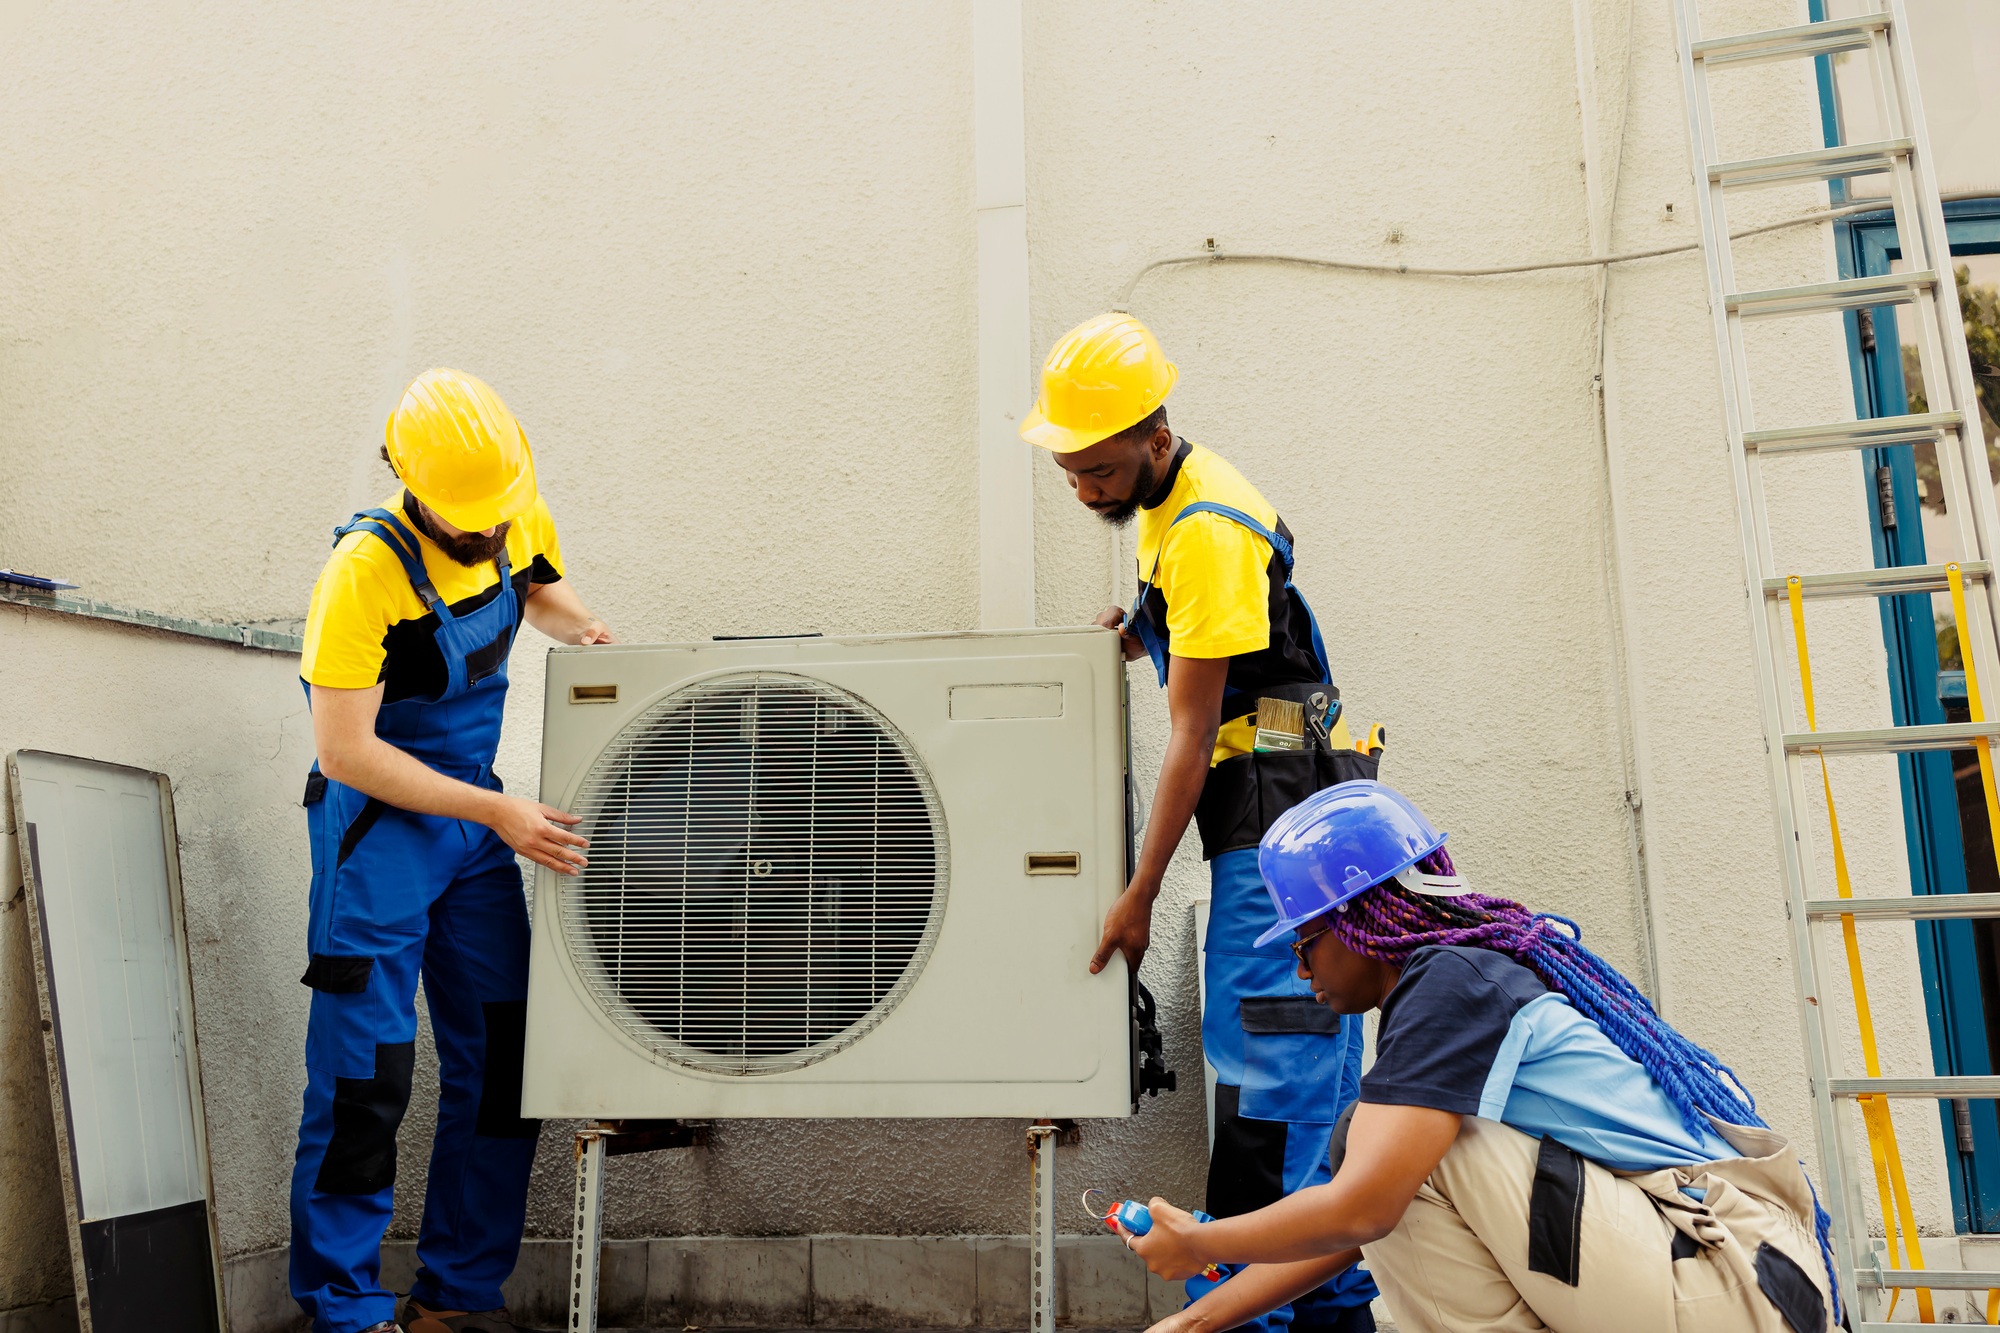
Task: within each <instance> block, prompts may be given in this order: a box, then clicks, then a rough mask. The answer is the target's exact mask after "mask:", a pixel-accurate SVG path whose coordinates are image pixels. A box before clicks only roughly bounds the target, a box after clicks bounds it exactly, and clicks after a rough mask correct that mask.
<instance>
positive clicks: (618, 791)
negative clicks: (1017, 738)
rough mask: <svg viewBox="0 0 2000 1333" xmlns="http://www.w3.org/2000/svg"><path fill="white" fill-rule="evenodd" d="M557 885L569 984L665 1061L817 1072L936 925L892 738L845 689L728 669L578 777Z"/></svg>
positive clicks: (921, 819) (925, 818) (635, 727)
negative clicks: (580, 842) (569, 867)
mask: <svg viewBox="0 0 2000 1333" xmlns="http://www.w3.org/2000/svg"><path fill="white" fill-rule="evenodd" d="M572 809H573V811H574V812H575V813H576V814H579V815H581V816H582V817H583V822H582V824H580V825H578V831H579V832H581V833H583V834H584V836H586V837H588V838H589V839H590V851H589V858H590V864H589V866H588V867H586V868H585V870H584V872H583V873H582V874H581V875H579V876H577V877H575V878H574V879H568V878H566V879H565V880H564V881H563V886H562V894H563V896H562V906H561V912H560V916H561V920H562V928H563V934H564V938H565V940H566V942H567V944H568V947H569V952H570V957H571V958H572V960H574V962H575V964H576V967H577V970H578V972H579V973H580V974H581V975H582V977H583V981H584V984H585V986H587V987H588V988H589V990H590V992H591V995H592V996H593V998H595V999H596V1000H597V1002H598V1004H599V1005H600V1006H602V1008H603V1010H604V1012H605V1013H606V1014H607V1015H609V1016H610V1017H611V1019H612V1020H613V1021H614V1022H615V1023H617V1024H618V1026H619V1027H620V1028H622V1029H623V1030H624V1032H625V1033H626V1034H627V1035H628V1036H630V1037H632V1038H633V1039H634V1040H636V1041H638V1042H639V1043H640V1044H642V1045H644V1046H645V1047H647V1048H648V1049H649V1050H651V1051H653V1052H654V1053H656V1054H658V1055H660V1056H662V1057H664V1058H666V1059H669V1060H672V1061H674V1062H676V1063H679V1064H684V1065H690V1066H692V1067H694V1068H697V1069H703V1070H708V1071H710V1072H712V1073H723V1074H769V1073H775V1072H778V1071H780V1070H786V1069H798V1068H801V1067H802V1066H805V1065H809V1064H812V1063H813V1062H814V1061H816V1060H823V1059H825V1058H826V1057H827V1056H829V1055H832V1054H833V1053H834V1052H836V1051H838V1050H840V1049H841V1048H843V1047H845V1046H847V1045H849V1044H850V1043H852V1042H854V1041H855V1040H857V1039H858V1038H860V1037H861V1036H862V1035H863V1034H864V1033H866V1032H867V1031H868V1030H869V1029H870V1028H872V1027H874V1026H875V1025H876V1024H877V1023H879V1022H881V1021H882V1019H883V1017H884V1016H885V1015H887V1014H888V1012H889V1011H890V1010H891V1009H893V1008H894V1007H895V1006H896V1002H897V1001H898V1000H900V999H901V998H902V997H903V994H904V992H905V991H907V990H908V989H909V987H910V985H911V983H913V982H914V981H915V980H916V978H917V974H918V973H919V972H921V971H922V970H923V965H924V961H925V959H927V958H928V957H929V955H930V950H931V944H932V942H933V940H934V939H935V937H936V934H937V927H938V923H939V922H940V921H941V920H942V919H943V917H944V901H945V880H946V847H945V832H944V820H943V816H942V813H941V811H940V809H939V806H938V801H937V794H936V792H935V791H934V790H933V788H932V786H931V781H930V776H929V774H927V773H926V772H925V771H924V768H923V765H922V763H921V761H920V760H919V759H918V758H917V755H916V753H915V752H914V751H913V750H912V749H911V748H910V746H909V744H908V743H907V742H906V741H905V740H904V739H903V737H902V735H901V734H900V733H899V732H897V731H896V729H895V728H894V727H893V726H892V725H891V724H890V723H889V721H888V720H887V719H886V718H884V717H883V716H882V715H881V714H880V713H878V712H876V711H875V710H874V709H873V708H870V707H869V706H868V705H867V704H866V703H864V702H862V701H861V700H860V699H858V698H856V697H855V696H853V695H851V694H849V693H847V692H846V691H845V690H839V689H835V688H834V687H832V686H830V685H827V684H825V683H823V682H821V681H816V680H811V679H808V678H806V677H802V676H791V675H781V674H777V673H773V672H741V673H735V674H731V675H727V676H719V677H716V678H714V679H711V680H706V681H702V682H701V683H699V684H696V685H693V686H690V687H688V688H687V689H684V690H679V691H676V692H675V693H673V694H670V695H668V696H667V697H666V698H664V699H662V700H661V701H660V702H659V703H657V704H655V705H653V707H651V708H649V709H647V710H646V712H644V713H643V714H641V715H640V716H639V717H638V718H636V719H634V720H633V721H632V722H631V723H630V724H629V725H627V726H626V727H625V729H624V730H623V731H621V732H619V734H618V736H617V737H616V738H615V739H614V740H613V741H612V743H611V744H610V745H609V746H607V747H606V748H605V750H604V753H603V754H601V755H599V756H598V758H597V761H596V762H595V763H594V764H593V765H592V766H591V769H590V772H589V775H588V776H587V777H586V778H585V780H584V784H583V789H582V791H581V793H580V794H579V795H578V798H577V800H576V803H575V805H574V806H573V807H572Z"/></svg>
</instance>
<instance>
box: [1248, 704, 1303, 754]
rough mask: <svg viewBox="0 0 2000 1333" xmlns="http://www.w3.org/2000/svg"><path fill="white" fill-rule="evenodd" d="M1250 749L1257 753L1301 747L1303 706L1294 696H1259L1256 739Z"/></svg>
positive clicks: (1299, 748) (1300, 748)
mask: <svg viewBox="0 0 2000 1333" xmlns="http://www.w3.org/2000/svg"><path fill="white" fill-rule="evenodd" d="M1252 748H1253V749H1255V750H1256V751H1257V752H1258V753H1260V754H1262V753H1266V752H1273V751H1286V750H1303V749H1305V748H1306V709H1305V705H1304V704H1302V703H1300V702H1298V701H1297V700H1296V699H1259V700H1258V701H1257V739H1256V741H1255V743H1254V744H1253V746H1252Z"/></svg>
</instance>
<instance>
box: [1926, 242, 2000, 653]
mask: <svg viewBox="0 0 2000 1333" xmlns="http://www.w3.org/2000/svg"><path fill="white" fill-rule="evenodd" d="M1956 276H1957V278H1958V308H1959V311H1960V313H1961V314H1962V315H1963V316H1964V318H1965V345H1966V350H1967V351H1969V352H1970V353H1971V354H1972V379H1973V382H1974V384H1976V385H1977V386H1978V393H1979V416H1980V421H1981V424H1982V425H1983V426H1984V427H1985V430H1986V464H1987V468H1988V469H1989V471H1990V472H1991V474H1992V478H1993V480H1994V481H1996V482H2000V425H1996V424H1995V423H1996V418H2000V288H1994V287H1975V286H1973V285H1972V273H1971V270H1969V269H1968V268H1966V267H1965V265H1963V264H1960V265H1959V266H1958V270H1957V275H1956ZM1903 386H1904V388H1905V389H1906V390H1907V391H1908V393H1909V399H1910V405H1909V410H1910V411H1911V412H1928V411H1930V410H1931V409H1930V400H1929V398H1928V396H1927V395H1926V394H1925V392H1924V370H1923V367H1922V366H1921V365H1920V364H1918V360H1917V349H1916V347H1915V346H1913V345H1912V344H1910V343H1904V344H1903ZM1917 478H1918V480H1920V481H1921V482H1923V484H1924V490H1925V492H1926V497H1925V503H1927V504H1930V505H1933V506H1940V507H1941V506H1942V505H1943V504H1944V491H1943V490H1942V489H1941V488H1940V486H1939V484H1938V471H1937V460H1936V459H1935V457H1933V456H1932V453H1931V449H1930V447H1929V446H1928V445H1924V446H1919V448H1918V450H1917ZM1953 651H1954V652H1956V651H1957V649H1956V647H1955V646H1954V648H1953Z"/></svg>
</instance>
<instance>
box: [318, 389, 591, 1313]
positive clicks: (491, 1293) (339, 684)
mask: <svg viewBox="0 0 2000 1333" xmlns="http://www.w3.org/2000/svg"><path fill="white" fill-rule="evenodd" d="M386 434H387V443H386V444H385V446H384V448H383V457H384V458H385V459H386V460H387V461H388V463H389V465H390V467H391V468H393V469H394V470H395V473H396V477H397V479H398V480H399V481H400V482H401V483H402V489H401V490H400V491H399V492H398V493H397V494H396V495H394V496H391V497H390V498H389V499H387V500H385V501H384V502H383V504H382V507H380V508H378V509H370V510H368V511H366V512H365V513H361V514H356V515H355V516H354V519H353V521H352V522H350V523H348V524H346V525H345V526H344V527H341V528H339V529H338V530H336V532H335V533H334V548H333V554H332V555H331V556H330V557H329V558H328V560H327V562H326V567H325V568H324V569H323V570H322V571H321V573H320V577H319V582H318V583H317V584H315V585H314V587H313V595H312V608H311V611H310V613H309V615H308V617H307V620H306V633H305V650H304V654H303V658H302V662H301V667H300V673H299V674H300V676H301V678H302V679H303V681H304V682H305V685H306V691H307V695H308V697H309V698H310V700H311V703H312V719H313V740H314V744H315V748H316V750H317V753H318V760H317V762H316V763H315V764H314V765H313V770H312V773H311V774H310V775H309V776H308V778H307V781H306V795H305V806H306V819H307V828H308V831H309V835H310V839H311V843H312V869H313V877H312V893H311V913H310V916H311V924H310V930H309V940H308V946H307V947H308V952H309V954H310V959H311V961H310V962H309V964H308V965H307V967H306V973H305V976H304V977H303V978H301V980H303V981H304V983H305V984H306V985H307V986H310V987H311V988H312V992H313V995H312V1011H311V1017H310V1019H309V1020H308V1023H307V1028H306V1092H305V1111H304V1115H303V1117H302V1119H301V1121H300V1125H299V1147H298V1157H297V1161H296V1164H295V1166H294V1169H293V1173H292V1247H291V1285H292V1295H293V1297H294V1298H295V1299H296V1300H297V1301H298V1303H299V1306H300V1308H302V1309H303V1310H304V1311H305V1312H306V1314H307V1315H308V1316H309V1317H310V1318H311V1319H312V1321H313V1328H314V1329H315V1331H316V1333H392V1331H393V1330H396V1329H398V1328H401V1329H405V1330H409V1333H511V1331H512V1330H513V1329H514V1325H513V1324H512V1323H511V1322H510V1321H509V1320H508V1318H507V1314H506V1311H505V1309H504V1308H502V1298H501V1294H500V1284H501V1283H502V1282H503V1281H505V1279H506V1277H507V1275H508V1274H509V1273H510V1272H512V1271H513V1268H514V1261H515V1258H516V1257H517V1255H518V1254H519V1251H520V1243H521V1228H522V1223H523V1221H524V1219H525V1215H526V1211H527V1197H528V1169H529V1167H530V1165H531V1164H532V1163H533V1161H534V1155H535V1138H536V1135H537V1133H538V1132H539V1130H540V1124H539V1122H536V1121H532V1120H523V1119H522V1118H521V1048H522V1039H523V1032H524V1026H525V1020H526V1013H527V993H528V916H527V909H526V902H525V899H524V897H523V894H522V891H521V871H520V868H519V865H518V863H517V862H516V861H515V859H514V858H515V854H516V853H519V854H520V855H522V856H525V857H527V858H528V859H530V860H532V861H535V862H536V863H538V864H540V865H545V866H547V867H549V868H550V869H551V870H554V871H557V872H558V873H561V874H574V873H576V870H577V869H578V868H579V867H581V866H582V865H583V864H584V855H583V848H584V847H585V845H586V844H585V840H584V839H583V838H582V837H580V836H578V835H577V834H575V833H572V832H569V831H568V830H567V829H566V828H564V827H563V826H564V825H571V824H575V823H577V822H578V821H577V819H576V817H575V816H572V815H567V814H564V813H563V812H562V811H560V810H556V809H553V808H551V807H549V806H546V805H543V804H541V803H540V802H538V801H534V800H530V799H528V798H526V797H520V796H509V795H507V794H506V793H505V792H503V791H502V790H501V784H500V779H499V778H497V777H495V776H494V773H493V756H494V752H495V750H496V748H497V747H498V745H499V743H500V716H501V706H502V704H503V703H504V702H505V700H506V697H507V654H508V650H509V649H511V648H512V647H513V643H514V637H515V635H516V633H517V632H518V631H519V629H520V626H521V621H522V620H523V619H524V618H525V619H526V620H527V621H528V622H529V623H530V624H532V625H533V626H534V627H535V628H536V629H538V630H540V631H542V632H543V633H544V634H547V635H548V636H549V637H551V638H553V639H557V640H560V641H561V642H563V643H572V644H589V643H609V642H611V641H612V638H611V632H610V631H609V630H608V629H606V628H605V626H604V622H603V621H601V620H598V619H596V618H595V617H593V616H592V615H591V614H590V612H589V611H588V610H586V609H585V608H584V605H583V603H582V602H581V601H580V600H578V598H577V595H576V593H575V592H574V591H573V590H572V589H571V587H570V585H569V584H568V583H567V582H565V581H563V574H562V568H563V567H562V551H561V548H560V546H559V545H558V543H557V541H556V531H555V523H554V521H553V520H552V519H551V518H550V517H549V511H548V508H547V506H546V505H544V504H543V503H542V501H541V498H540V495H539V494H538V491H537V487H536V481H535V464H534V457H533V455H532V454H531V453H530V451H529V448H528V439H527V436H526V434H525V433H523V431H522V430H521V427H520V425H519V424H518V423H517V422H516V421H515V420H514V417H513V414H512V413H510V412H509V411H508V410H507V407H506V405H505V404H504V403H502V402H501V401H500V398H499V396H498V395H497V394H495V393H494V392H493V390H492V389H490V388H488V387H487V386H486V385H485V384H483V383H481V382H480V381H479V380H477V379H474V378H473V377H472V376H470V375H465V374H462V373H460V372H458V371H453V370H432V371H427V372H426V373H424V374H423V375H420V376H418V377H417V379H416V380H415V381H414V382H413V383H412V384H411V385H410V387H409V388H408V389H407V390H406V391H405V392H404V394H403V397H402V400H401V402H400V403H399V404H398V405H397V407H396V410H395V412H394V413H393V414H392V415H391V416H390V418H389V422H388V428H387V432H386ZM419 976H421V977H422V978H423V982H424V995H425V999H426V1001H427V1002H428V1004H429V1007H430V1014H431V1031H432V1033H433V1035H434V1036H435V1037H436V1039H437V1052H438V1072H439V1077H440V1084H441V1086H440V1090H439V1095H438V1118H437V1134H436V1138H435V1140H434V1143H433V1146H432V1150H431V1162H430V1174H429V1183H428V1188H427V1190H426V1193H425V1197H424V1219H423V1228H422V1231H421V1232H420V1234H419V1236H418V1240H417V1260H418V1264H419V1267H418V1270H417V1279H416V1285H415V1286H414V1287H413V1288H412V1289H411V1291H410V1296H409V1300H408V1302H407V1303H406V1304H405V1306H404V1309H403V1312H402V1315H401V1318H400V1320H398V1317H397V1312H396V1297H395V1294H394V1293H392V1292H389V1291H386V1290H384V1289H383V1287H382V1283H381V1267H382V1261H381V1243H382V1233H383V1231H384V1229H385V1228H386V1227H387V1226H388V1224H389V1215H390V1211H391V1204H392V1197H393V1187H394V1184H395V1179H396V1129H397V1126H398V1125H399V1124H401V1122H402V1119H403V1112H404V1110H405V1109H406V1108H407V1107H408V1105H409V1100H410V1082H411V1072H412V1065H413V1058H414V1053H415V1049H416V1035H417V1014H416V989H417V979H418V977H419Z"/></svg>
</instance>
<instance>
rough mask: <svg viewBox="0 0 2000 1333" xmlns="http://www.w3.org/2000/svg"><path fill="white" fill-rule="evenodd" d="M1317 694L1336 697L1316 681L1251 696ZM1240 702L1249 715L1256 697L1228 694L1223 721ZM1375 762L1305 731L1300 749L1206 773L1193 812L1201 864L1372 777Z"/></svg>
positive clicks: (1263, 754)
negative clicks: (1313, 798) (1326, 795)
mask: <svg viewBox="0 0 2000 1333" xmlns="http://www.w3.org/2000/svg"><path fill="white" fill-rule="evenodd" d="M1320 693H1325V694H1330V695H1332V696H1333V697H1334V698H1336V699H1338V698H1339V697H1340V692H1339V691H1338V690H1336V689H1335V688H1334V687H1333V686H1331V685H1322V684H1319V683H1318V682H1316V681H1301V682H1299V683H1297V684H1289V685H1272V686H1267V687H1265V688H1263V689H1260V690H1258V691H1256V696H1261V697H1263V698H1268V699H1296V700H1299V701H1300V702H1301V703H1303V702H1304V701H1305V700H1306V699H1307V698H1308V697H1309V696H1311V695H1314V694H1320ZM1245 699H1247V700H1248V702H1249V711H1254V710H1255V708H1256V706H1257V705H1256V697H1253V696H1250V695H1233V696H1231V698H1230V699H1228V700H1225V701H1224V703H1225V704H1226V705H1231V706H1227V707H1225V708H1224V710H1223V717H1224V719H1225V720H1228V719H1230V717H1231V714H1232V713H1235V712H1236V709H1235V707H1234V706H1233V705H1234V704H1236V703H1240V702H1241V701H1243V700H1245ZM1381 763H1382V761H1381V758H1380V756H1378V755H1369V754H1363V753H1361V752H1360V751H1359V750H1342V749H1331V748H1329V747H1328V746H1327V745H1326V744H1325V743H1324V742H1323V741H1322V740H1321V739H1320V738H1319V737H1318V736H1317V735H1316V734H1314V732H1313V729H1312V728H1311V727H1310V726H1308V727H1307V729H1306V748H1305V749H1303V750H1265V751H1260V752H1256V753H1252V754H1239V755H1237V756H1235V757H1234V758H1232V759H1225V760H1223V761H1222V762H1221V763H1219V764H1217V765H1215V767H1213V768H1211V769H1209V770H1208V782H1207V783H1206V784H1205V785H1204V786H1203V787H1202V789H1201V800H1200V802H1198V803H1197V804H1196V806H1195V808H1194V822H1195V827H1196V828H1198V829H1199V830H1200V831H1201V859H1202V860H1204V861H1208V860H1213V859H1214V858H1215V857H1218V856H1220V855H1222V854H1223V853H1224V852H1233V851H1236V850H1237V849H1239V848H1243V847H1255V846H1256V845H1257V844H1258V843H1259V842H1260V841H1262V839H1263V837H1264V834H1265V832H1266V831H1268V830H1269V829H1270V827H1271V825H1273V824H1275V823H1276V822H1277V820H1278V816H1279V815H1282V814H1283V813H1285V811H1287V810H1289V809H1291V808H1292V807H1293V806H1295V805H1297V804H1298V803H1299V802H1300V801H1303V800H1304V799H1305V798H1306V797H1308V796H1310V795H1312V794H1313V793H1314V792H1316V791H1320V790H1322V789H1324V788H1327V787H1331V786H1334V785H1335V784H1337V783H1342V782H1352V781H1353V780H1354V779H1356V778H1372V777H1374V776H1375V775H1376V772H1377V771H1378V770H1379V769H1380V767H1381Z"/></svg>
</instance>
